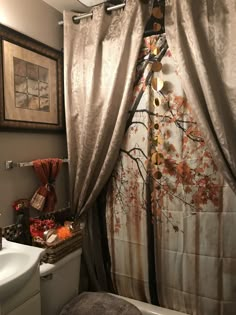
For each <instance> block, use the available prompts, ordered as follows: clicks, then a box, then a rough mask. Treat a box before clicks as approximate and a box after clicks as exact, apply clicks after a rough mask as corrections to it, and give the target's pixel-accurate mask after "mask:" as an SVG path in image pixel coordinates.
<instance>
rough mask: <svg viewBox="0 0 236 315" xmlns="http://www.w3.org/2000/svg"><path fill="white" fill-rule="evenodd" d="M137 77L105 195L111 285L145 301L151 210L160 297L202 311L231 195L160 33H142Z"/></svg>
mask: <svg viewBox="0 0 236 315" xmlns="http://www.w3.org/2000/svg"><path fill="white" fill-rule="evenodd" d="M136 78H137V80H136V85H135V88H134V98H133V106H132V110H131V111H130V118H129V120H128V122H127V128H126V135H125V138H124V141H123V145H122V148H121V150H120V157H119V160H118V163H117V166H116V168H115V170H114V171H113V175H112V178H111V181H110V188H109V192H108V198H107V228H108V239H109V246H110V253H111V259H112V275H113V281H114V286H115V288H116V289H117V291H118V292H119V294H121V295H124V296H129V297H132V298H136V299H139V300H143V301H148V302H150V301H151V300H152V299H151V294H150V281H151V280H150V277H149V276H148V271H149V268H150V266H149V261H148V239H147V226H148V224H149V223H148V219H147V217H148V212H149V211H150V212H151V217H152V223H151V224H152V225H153V228H154V243H155V247H154V250H155V265H156V268H155V269H156V279H153V281H156V285H157V287H158V296H159V300H160V304H161V305H162V306H164V307H167V308H171V309H175V310H179V311H183V312H187V313H189V314H201V315H203V314H207V313H205V310H209V309H210V308H211V309H214V307H215V310H217V307H216V306H215V305H218V304H219V303H220V302H219V301H220V297H219V292H218V291H219V288H218V286H219V284H217V280H216V279H218V278H219V276H220V277H221V278H222V272H223V271H222V269H218V268H219V266H220V263H221V262H220V260H219V256H220V255H221V252H222V250H223V247H221V245H220V244H219V242H221V241H220V240H221V238H222V233H223V232H222V224H223V223H222V221H221V215H222V214H223V213H224V212H230V211H233V209H232V205H231V206H230V202H232V204H233V202H235V197H234V195H233V193H232V191H231V189H230V188H229V187H228V186H227V185H226V184H225V183H224V181H223V178H222V176H221V174H220V173H219V172H218V170H217V166H216V164H215V163H214V161H213V159H212V156H211V154H210V152H209V150H208V148H207V145H206V143H205V142H204V139H203V137H202V134H201V131H200V129H199V127H198V124H197V122H196V120H195V117H194V116H193V113H192V110H191V104H189V103H188V101H187V99H186V97H185V94H184V91H183V88H182V86H181V83H180V80H179V77H178V73H177V72H176V68H175V64H174V62H173V59H172V56H171V52H170V50H169V49H167V43H166V37H165V35H164V34H163V35H155V36H150V37H146V38H145V39H144V42H143V47H142V49H141V52H140V57H139V60H138V62H137V72H136ZM211 233H212V234H211ZM235 258H236V257H235ZM220 270H221V271H220ZM219 273H221V274H220V275H219ZM209 277H210V280H209V284H206V283H205V282H204V278H205V279H207V278H209ZM201 279H202V280H201ZM233 281H234V280H231V285H232V283H233ZM204 299H205V300H207V302H205V300H204ZM204 303H205V304H204ZM217 303H218V304H217ZM203 305H207V306H205V309H204V306H203ZM200 310H201V311H200ZM199 312H200V313H199ZM209 314H213V313H209ZM209 314H208V315H209Z"/></svg>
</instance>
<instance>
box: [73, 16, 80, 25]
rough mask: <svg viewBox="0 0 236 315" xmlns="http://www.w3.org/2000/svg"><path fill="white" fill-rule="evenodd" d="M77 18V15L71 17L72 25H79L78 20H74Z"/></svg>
mask: <svg viewBox="0 0 236 315" xmlns="http://www.w3.org/2000/svg"><path fill="white" fill-rule="evenodd" d="M76 17H77V15H73V16H72V22H73V23H74V24H79V23H80V19H75V18H76Z"/></svg>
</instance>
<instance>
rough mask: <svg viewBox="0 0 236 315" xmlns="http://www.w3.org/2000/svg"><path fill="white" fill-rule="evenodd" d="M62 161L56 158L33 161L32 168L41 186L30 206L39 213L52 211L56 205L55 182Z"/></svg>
mask: <svg viewBox="0 0 236 315" xmlns="http://www.w3.org/2000/svg"><path fill="white" fill-rule="evenodd" d="M61 165H62V160H61V159H57V158H52V159H43V160H35V161H33V167H34V170H35V173H36V174H37V176H38V178H39V180H40V181H41V186H40V187H39V188H38V189H37V190H36V192H35V193H34V195H33V197H32V199H31V201H30V204H31V206H32V207H33V208H35V209H36V210H39V211H54V209H55V205H56V203H57V196H56V191H55V180H56V177H57V175H58V173H59V171H60V169H61Z"/></svg>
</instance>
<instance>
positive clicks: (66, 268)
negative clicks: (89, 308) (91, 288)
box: [40, 249, 82, 315]
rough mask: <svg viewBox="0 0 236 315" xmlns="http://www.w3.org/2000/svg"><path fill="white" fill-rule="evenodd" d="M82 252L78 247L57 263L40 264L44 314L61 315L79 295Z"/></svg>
mask: <svg viewBox="0 0 236 315" xmlns="http://www.w3.org/2000/svg"><path fill="white" fill-rule="evenodd" d="M81 253H82V250H81V249H78V250H76V251H74V252H72V253H70V254H69V255H67V256H65V257H64V258H62V259H61V260H59V261H58V262H57V263H55V264H46V263H43V264H42V265H41V266H40V295H41V309H42V315H59V314H60V311H61V309H62V307H63V306H64V305H65V304H66V303H68V302H69V301H70V300H71V299H72V298H73V297H74V296H76V295H78V289H79V276H80V261H81Z"/></svg>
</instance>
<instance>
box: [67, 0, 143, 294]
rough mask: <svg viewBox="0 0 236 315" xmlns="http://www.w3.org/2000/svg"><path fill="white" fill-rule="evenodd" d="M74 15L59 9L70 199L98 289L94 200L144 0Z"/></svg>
mask: <svg viewBox="0 0 236 315" xmlns="http://www.w3.org/2000/svg"><path fill="white" fill-rule="evenodd" d="M73 15H74V13H69V12H65V13H64V46H65V49H64V54H65V59H64V71H65V111H66V126H67V127H66V128H67V143H68V155H69V172H70V189H71V204H72V209H73V211H74V212H75V213H76V214H77V216H82V215H83V214H86V220H87V224H86V228H85V232H84V246H83V254H84V257H85V260H86V263H87V269H89V271H90V277H91V279H92V280H91V281H92V287H93V288H94V289H101V286H100V285H99V283H98V282H99V281H98V278H99V277H102V268H100V269H99V270H96V271H93V270H94V265H96V261H97V259H99V257H96V255H100V256H101V253H99V250H100V248H99V239H98V237H99V236H97V235H96V229H98V222H97V210H96V208H95V201H96V198H97V197H98V195H99V193H100V192H101V190H102V188H103V187H104V185H105V183H106V182H107V180H108V178H109V176H110V175H111V172H112V170H113V167H114V165H115V162H116V159H117V156H118V152H119V149H120V145H121V142H122V139H123V135H124V130H125V125H126V121H127V116H128V111H129V108H130V105H131V96H132V87H133V83H134V70H135V64H136V60H137V57H138V53H139V48H140V45H141V41H142V36H143V31H144V28H145V24H146V21H147V19H148V5H147V4H144V1H143V3H142V1H136V0H128V1H127V2H126V7H125V9H124V10H116V11H114V12H112V14H107V13H106V12H105V8H104V5H99V6H97V7H95V8H94V9H93V17H92V18H87V19H82V20H80V23H79V24H74V23H73V21H72V17H73ZM89 250H90V252H89ZM86 257H87V258H86Z"/></svg>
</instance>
